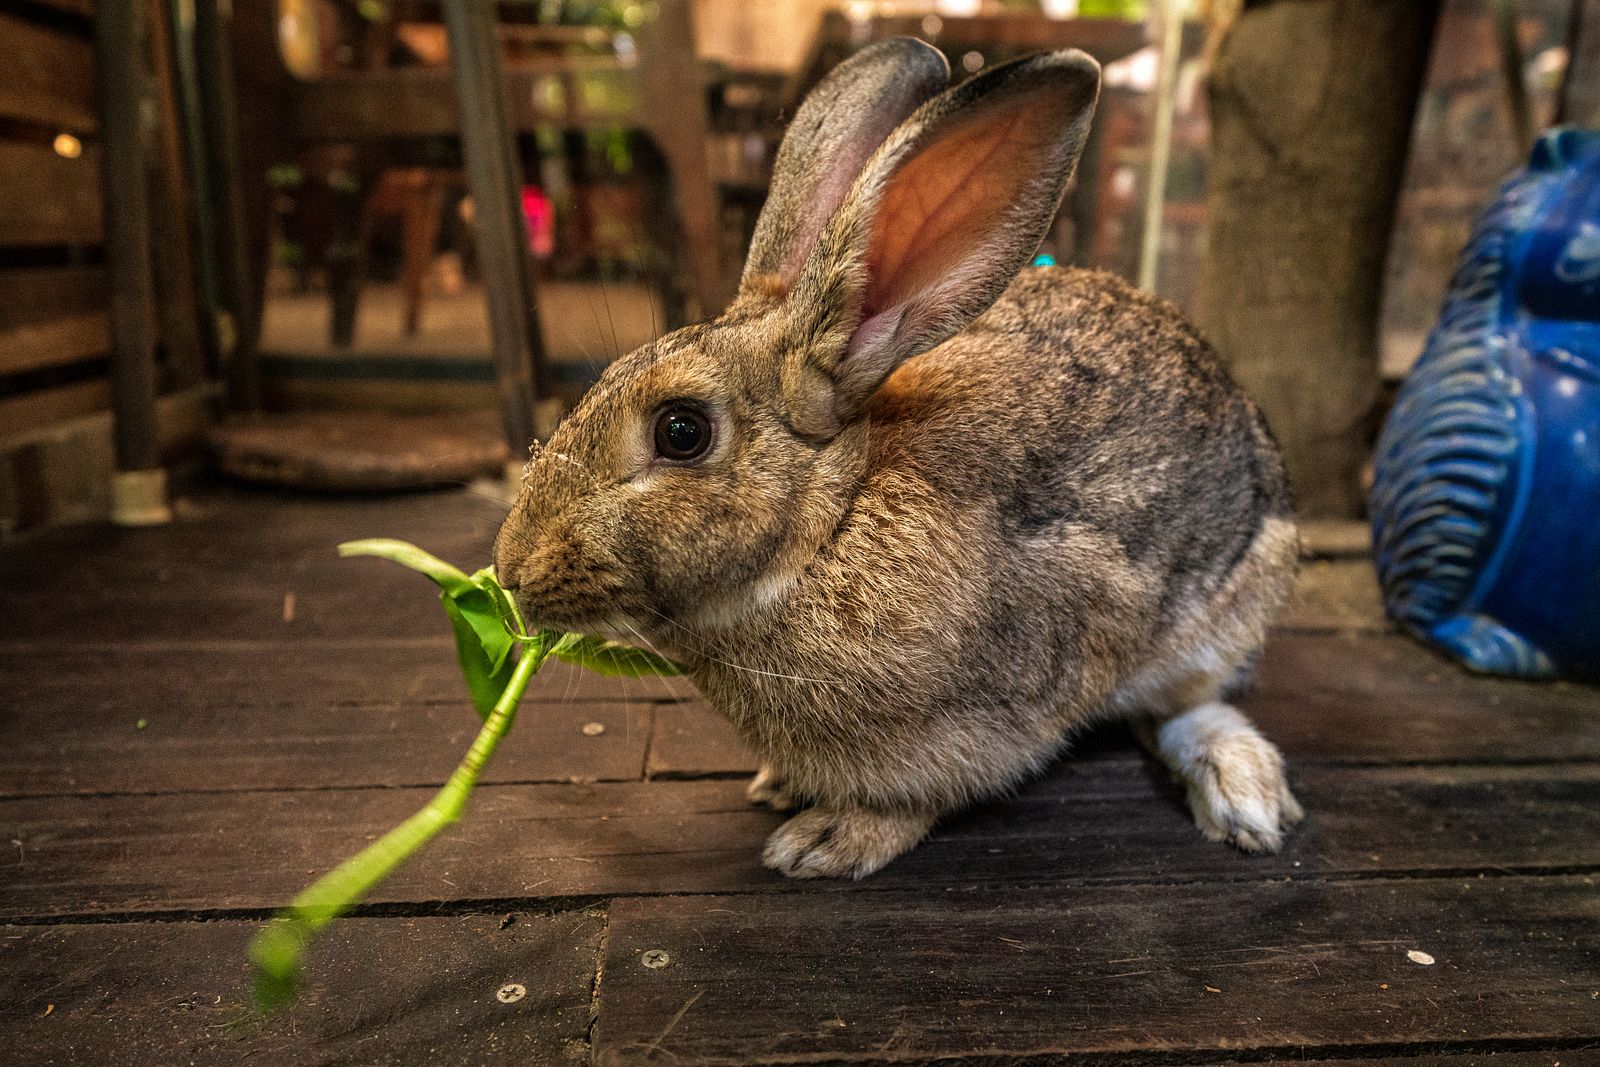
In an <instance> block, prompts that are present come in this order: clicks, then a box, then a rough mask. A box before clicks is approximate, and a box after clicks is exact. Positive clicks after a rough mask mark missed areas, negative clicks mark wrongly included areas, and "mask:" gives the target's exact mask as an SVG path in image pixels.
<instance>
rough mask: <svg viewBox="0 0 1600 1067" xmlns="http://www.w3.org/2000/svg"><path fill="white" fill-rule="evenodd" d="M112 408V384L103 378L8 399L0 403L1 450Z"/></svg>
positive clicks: (15, 395)
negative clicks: (21, 440) (17, 441)
mask: <svg viewBox="0 0 1600 1067" xmlns="http://www.w3.org/2000/svg"><path fill="white" fill-rule="evenodd" d="M110 405H111V384H110V383H109V382H108V381H107V380H106V379H104V378H90V379H88V380H87V381H81V382H73V383H72V384H71V385H58V386H53V387H51V388H48V389H39V390H36V391H34V392H29V393H17V394H14V395H12V396H8V397H5V398H3V399H0V446H3V445H5V444H6V443H7V442H9V441H12V440H16V439H21V438H25V437H32V436H34V435H36V434H38V433H39V432H41V431H43V430H48V429H50V428H52V427H56V426H60V425H61V424H62V423H64V422H70V421H71V420H73V419H79V418H82V417H84V416H85V415H93V414H95V413H96V412H101V411H104V410H106V408H108V407H109V406H110Z"/></svg>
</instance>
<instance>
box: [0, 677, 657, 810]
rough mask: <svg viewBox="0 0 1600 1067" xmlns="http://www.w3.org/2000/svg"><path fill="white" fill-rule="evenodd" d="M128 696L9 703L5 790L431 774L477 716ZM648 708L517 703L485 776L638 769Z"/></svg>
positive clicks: (230, 789)
mask: <svg viewBox="0 0 1600 1067" xmlns="http://www.w3.org/2000/svg"><path fill="white" fill-rule="evenodd" d="M191 677H192V676H191ZM132 707H135V708H139V709H140V710H138V711H130V710H129V708H130V706H129V705H127V704H116V703H108V704H102V705H100V706H99V707H98V708H96V709H94V710H92V711H91V710H83V711H75V712H74V713H73V714H72V715H71V716H70V717H66V716H63V715H62V714H61V711H60V709H59V708H58V709H56V710H53V711H32V712H13V713H12V714H10V715H8V716H6V718H5V719H4V720H3V721H0V796H36V795H37V796H42V795H73V794H107V793H140V794H146V793H148V794H173V793H176V794H182V793H234V792H239V791H247V795H248V791H254V790H261V789H351V788H357V787H364V786H365V787H383V788H395V787H402V786H422V787H428V786H432V787H437V786H439V785H442V784H443V783H444V781H445V779H446V778H448V777H449V776H450V772H451V771H453V770H455V767H456V764H457V763H458V762H459V761H460V760H461V757H462V756H463V755H465V754H466V751H467V747H468V746H469V745H470V744H471V743H472V739H473V737H474V736H476V735H477V732H478V728H479V726H480V725H481V721H480V720H479V718H478V716H477V714H476V713H475V712H474V711H473V709H472V705H471V704H470V703H469V702H468V701H467V700H466V699H465V698H463V697H456V698H453V699H450V700H447V701H444V702H441V703H422V704H419V703H409V704H398V705H397V704H371V703H362V704H348V705H343V706H337V705H328V706H322V707H316V706H313V705H308V704H298V705H288V706H284V707H258V708H250V709H239V708H232V707H200V708H195V707H189V708H185V707H182V706H172V705H160V704H157V705H145V704H141V703H134V704H133V705H132ZM146 708H148V710H145V709H146ZM651 710H652V705H651V704H649V703H635V704H633V705H628V704H624V703H620V702H586V703H564V704H549V705H538V704H535V705H533V706H531V707H528V708H525V709H523V711H522V713H521V716H522V719H523V721H522V722H520V723H519V724H518V726H517V729H516V730H515V731H513V732H512V734H511V735H510V736H509V737H508V738H507V739H506V741H505V743H504V744H502V745H501V746H500V749H499V750H498V751H497V752H496V754H495V759H494V761H493V762H492V763H490V764H489V766H488V767H487V768H486V769H485V771H484V774H483V781H484V782H485V783H486V784H493V783H497V782H573V781H637V780H638V779H639V778H640V777H641V775H642V774H643V769H644V754H645V748H646V745H647V743H648V741H649V737H650V720H651ZM141 724H142V725H141ZM596 730H598V731H599V732H595V731H596ZM208 803H217V801H208ZM231 803H233V804H235V805H244V806H248V804H249V803H250V802H249V800H248V799H245V798H240V799H235V800H233V801H231Z"/></svg>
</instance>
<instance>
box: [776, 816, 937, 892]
mask: <svg viewBox="0 0 1600 1067" xmlns="http://www.w3.org/2000/svg"><path fill="white" fill-rule="evenodd" d="M933 821H934V817H933V816H932V815H923V814H920V813H906V812H880V811H869V810H868V809H866V808H828V807H815V808H811V809H809V810H807V811H803V812H801V813H800V814H799V815H796V816H795V817H794V818H792V819H790V820H789V821H788V822H786V823H784V824H783V825H782V826H780V827H778V829H777V830H776V831H775V832H774V833H773V835H772V836H771V837H769V838H768V839H767V848H766V851H765V852H764V853H762V856H761V862H762V863H764V864H766V866H768V867H770V868H771V869H772V870H775V871H777V872H779V873H780V874H786V875H788V876H789V877H790V878H865V877H866V876H867V875H869V874H871V873H872V872H873V871H876V870H877V869H878V868H880V867H882V866H883V865H884V864H886V863H888V862H889V861H890V860H892V859H894V858H895V857H896V856H898V855H900V854H901V853H902V852H905V851H907V850H908V849H910V848H912V847H913V846H914V845H916V843H917V842H919V841H921V840H922V839H923V837H925V836H926V835H927V833H928V831H929V829H931V828H932V827H933Z"/></svg>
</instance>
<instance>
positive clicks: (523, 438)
mask: <svg viewBox="0 0 1600 1067" xmlns="http://www.w3.org/2000/svg"><path fill="white" fill-rule="evenodd" d="M655 7H656V12H657V13H656V16H655V17H654V18H653V19H652V20H650V21H649V22H647V23H646V24H644V25H642V26H640V27H639V28H638V29H637V30H636V31H633V32H632V33H631V34H627V35H624V34H622V33H620V32H609V31H605V30H595V29H593V28H589V27H583V28H573V27H542V26H538V25H536V24H528V23H520V24H518V25H517V28H516V29H515V30H514V31H513V33H514V35H515V36H516V37H517V38H518V39H519V40H520V41H524V42H526V41H528V40H537V39H539V38H540V37H541V35H543V36H545V37H547V38H550V39H552V40H556V39H559V38H560V37H561V36H562V35H564V34H570V33H571V32H573V31H574V30H575V29H576V30H581V32H583V33H584V34H586V35H587V37H588V38H589V39H592V40H600V39H601V38H602V37H603V38H604V40H603V42H602V43H605V42H609V43H610V44H611V46H612V47H611V49H610V52H611V54H609V55H588V56H581V57H574V56H567V57H557V58H550V57H546V56H534V57H533V58H529V59H526V60H518V61H517V62H515V63H514V64H511V65H507V66H506V68H505V70H504V71H503V74H502V73H501V72H500V71H498V70H497V69H495V68H498V66H499V64H500V53H501V50H502V49H501V46H500V40H499V38H498V37H497V36H496V35H495V34H494V33H493V32H491V30H490V27H489V22H490V15H489V11H490V10H494V11H498V12H499V13H501V14H502V15H512V14H516V13H517V12H519V11H520V12H521V13H523V14H526V13H527V12H528V11H529V10H530V5H528V4H526V3H514V2H501V3H499V4H497V5H495V7H494V8H493V9H489V5H487V4H486V3H483V2H482V0H444V2H442V3H428V2H421V0H412V2H407V3H401V4H397V5H395V11H396V16H397V18H405V19H410V20H418V19H433V20H435V21H438V20H440V19H444V20H446V21H447V22H448V20H449V19H450V18H451V17H455V18H457V19H460V20H464V21H463V22H461V23H458V24H455V25H452V27H451V38H452V45H453V46H454V45H456V44H457V43H459V42H458V38H457V31H458V30H462V29H463V28H466V29H468V30H469V32H470V33H471V34H476V35H477V36H475V37H474V36H469V37H466V38H460V39H459V40H465V41H467V42H468V44H467V45H466V46H464V47H459V48H457V47H452V51H451V67H450V68H445V67H406V68H394V69H374V70H362V71H353V72H348V73H344V72H341V73H336V74H331V75H327V76H324V77H320V78H315V79H303V78H300V77H297V76H295V75H294V74H292V73H291V72H290V71H289V70H288V69H287V67H286V66H285V65H284V63H283V60H282V57H281V55H280V53H279V50H278V44H277V30H276V5H275V3H273V2H272V0H236V2H235V4H234V12H233V17H232V24H231V27H230V39H231V51H232V56H231V59H232V61H233V64H234V68H235V84H236V87H237V96H238V99H239V100H240V101H241V102H245V101H248V105H247V106H241V107H240V108H239V109H238V133H237V141H238V144H239V146H240V163H239V168H238V170H239V178H238V182H239V185H240V187H241V194H242V196H243V198H244V201H245V203H244V207H243V209H242V214H243V216H244V218H245V219H246V220H247V222H246V225H245V230H246V231H247V241H248V242H249V244H250V246H251V247H250V252H249V254H248V256H247V257H246V258H247V259H248V261H249V262H250V263H252V264H256V265H259V264H264V263H265V257H266V250H265V232H266V229H267V227H266V221H267V211H268V204H267V201H266V195H265V175H266V171H267V168H268V167H269V166H270V165H271V164H272V163H273V162H274V161H275V160H276V159H278V158H282V157H283V156H284V155H285V154H286V153H291V152H292V151H293V150H294V149H295V148H296V146H305V145H315V144H328V143H355V144H359V145H370V146H377V145H389V146H392V145H395V144H400V143H404V142H407V141H412V142H415V141H418V140H421V139H428V138H452V137H456V136H461V137H462V139H463V148H464V154H465V155H466V156H467V157H468V158H467V160H466V162H467V171H468V179H469V184H470V185H472V186H474V189H473V195H474V201H475V203H476V205H477V211H478V218H479V222H480V229H481V230H482V231H483V232H484V234H485V237H486V238H492V239H493V241H494V242H497V244H498V247H499V248H500V249H502V250H504V251H505V257H510V258H516V259H520V257H521V254H522V252H525V248H522V247H521V246H525V243H526V242H525V238H524V235H523V234H522V232H521V219H520V216H519V213H518V212H517V211H516V210H515V208H514V206H513V204H512V199H511V191H510V189H509V188H508V187H507V183H511V184H512V185H515V184H520V179H517V178H514V177H512V176H513V175H515V174H516V173H517V168H516V162H515V159H514V154H513V147H512V143H511V142H510V141H509V140H508V134H515V133H522V132H531V131H534V130H537V129H541V128H544V129H551V128H554V129H561V130H570V131H584V130H592V129H598V128H616V127H619V126H621V127H629V128H633V129H637V130H639V131H641V132H642V133H644V134H645V135H646V136H648V137H649V138H650V139H651V141H652V142H654V144H655V145H656V146H657V148H658V149H659V151H660V153H661V156H662V158H663V159H664V161H665V163H666V167H667V170H668V172H669V174H670V176H671V181H672V185H673V192H674V195H675V200H676V203H677V206H678V221H679V228H680V230H681V234H682V240H681V241H680V242H679V249H680V250H681V255H682V257H683V260H684V267H685V268H686V269H685V270H684V271H683V272H682V274H683V275H684V276H685V279H686V284H684V286H683V293H682V299H681V301H677V303H678V304H679V307H678V308H677V310H678V314H676V315H671V310H672V308H671V307H670V304H669V315H670V317H672V318H678V319H688V318H694V317H702V316H706V315H711V314H714V313H716V312H717V311H718V310H720V309H721V307H722V306H723V305H724V304H725V303H726V301H727V300H728V298H729V297H730V296H731V294H732V290H733V287H734V284H735V281H736V279H734V278H733V277H731V276H730V275H729V273H728V272H727V271H726V270H725V269H724V265H723V264H722V262H721V257H720V255H719V241H718V218H717V207H718V205H717V199H716V195H715V192H714V189H713V187H712V183H711V180H710V177H709V173H708V168H707V163H706V114H705V99H704V90H703V87H702V85H701V80H700V72H699V66H698V62H697V60H696V58H695V50H694V37H693V29H692V24H691V17H690V16H691V10H690V4H689V0H662V2H661V3H659V4H657V5H655ZM468 22H470V23H472V25H471V26H470V27H467V23H468ZM468 89H470V90H471V91H472V92H474V93H476V94H477V95H476V97H475V99H474V100H473V102H471V103H469V104H468V105H467V106H465V107H463V106H462V105H461V104H460V103H458V90H461V91H465V90H468ZM502 111H503V114H504V116H505V123H504V125H502V124H501V123H500V122H499V121H498V120H497V115H498V114H500V113H502ZM475 139H476V141H477V142H478V143H479V144H480V147H482V151H481V152H479V153H476V155H477V156H478V157H479V162H480V163H481V165H482V166H481V168H480V171H479V172H478V173H475V172H474V163H473V157H474V155H475V153H474V151H473V148H474V141H475ZM484 168H486V169H484ZM484 182H488V183H491V186H492V188H486V189H479V188H477V186H478V185H480V184H483V183H484ZM490 231H494V232H493V233H490ZM487 243H488V242H487V241H486V244H487ZM512 243H516V244H517V245H518V246H519V251H517V252H515V253H512V252H511V251H509V249H510V245H511V244H512ZM488 251H489V250H488V249H487V247H486V249H485V252H486V255H485V263H484V267H485V280H486V283H487V285H488V287H489V288H490V290H491V292H490V299H491V309H490V310H491V324H492V325H495V329H494V333H495V344H496V349H497V363H499V364H500V366H501V370H502V377H504V376H505V375H507V374H510V375H512V376H513V377H516V376H519V375H522V376H527V377H529V378H531V379H532V383H533V384H537V379H538V375H537V374H535V373H534V371H533V370H532V369H528V370H525V371H518V370H517V369H516V367H515V366H514V364H517V363H532V364H539V363H541V362H542V354H541V353H542V346H541V344H540V341H539V339H538V336H537V332H536V326H535V322H536V320H535V319H534V316H533V315H532V311H531V308H532V301H533V299H534V294H533V291H532V289H531V287H530V286H529V284H528V281H527V274H526V271H527V268H526V264H525V263H523V264H521V265H520V266H518V265H516V264H508V265H505V266H504V268H503V269H498V268H497V267H496V265H495V263H494V262H493V258H494V257H493V256H491V255H489V254H488ZM503 258H504V257H503ZM497 277H498V281H497ZM497 287H498V289H499V290H501V293H502V295H501V296H499V297H496V295H495V290H496V289H497ZM251 291H252V293H253V295H254V298H255V300H256V302H257V307H259V301H260V298H261V294H262V292H263V289H262V285H261V279H260V278H259V277H257V278H256V279H255V282H254V284H253V285H252V286H251ZM518 294H525V296H523V297H521V298H520V299H519V297H518ZM519 304H520V305H521V306H520V309H519V307H518V306H517V305H519ZM515 333H521V334H523V335H524V338H523V340H522V341H520V342H514V341H512V340H510V336H511V335H512V334H515ZM507 345H511V346H513V347H514V348H515V349H517V352H513V353H512V354H511V355H509V356H507V355H505V354H504V353H502V352H500V350H501V349H502V348H503V347H504V346H507ZM519 353H520V354H519ZM517 388H518V387H517V386H515V385H514V384H512V385H507V384H506V383H505V382H502V383H501V391H502V394H504V393H505V392H506V391H507V390H508V389H510V390H511V391H516V389H517ZM509 403H510V401H509V400H507V399H506V397H505V396H504V395H503V396H502V407H503V409H505V408H506V405H507V404H509ZM530 403H531V401H530ZM506 420H507V425H508V440H514V441H519V443H518V444H517V445H516V447H517V448H518V449H520V448H521V447H522V446H523V445H525V444H526V443H527V441H528V440H529V439H530V438H531V437H532V436H533V433H532V417H531V415H530V416H528V417H526V418H521V417H514V416H512V415H511V414H509V413H508V414H506ZM546 421H548V420H546ZM513 424H519V426H525V427H526V428H527V431H528V432H526V433H525V432H523V430H522V429H521V428H518V429H513V428H512V426H513ZM519 439H520V440H519Z"/></svg>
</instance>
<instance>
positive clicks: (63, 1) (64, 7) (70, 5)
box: [23, 0, 95, 18]
mask: <svg viewBox="0 0 1600 1067" xmlns="http://www.w3.org/2000/svg"><path fill="white" fill-rule="evenodd" d="M23 2H24V3H28V4H32V5H34V6H36V7H53V8H55V9H56V10H57V11H64V12H66V13H68V14H71V15H82V16H84V17H85V18H87V17H88V16H90V15H92V14H94V5H95V0H23Z"/></svg>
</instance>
